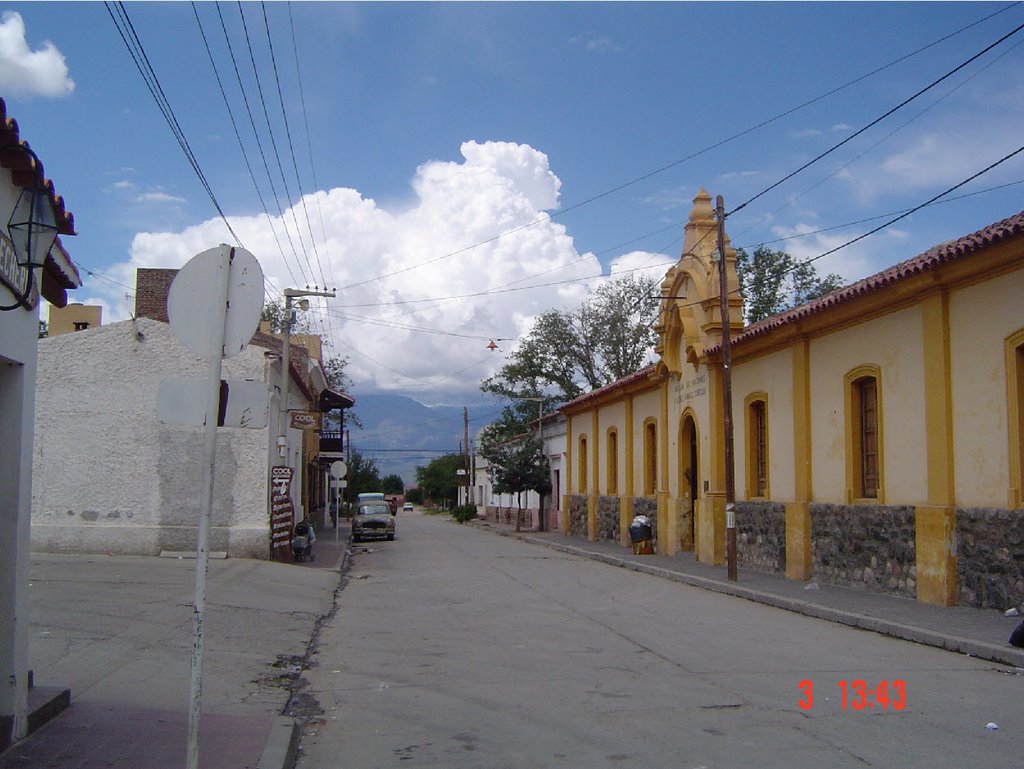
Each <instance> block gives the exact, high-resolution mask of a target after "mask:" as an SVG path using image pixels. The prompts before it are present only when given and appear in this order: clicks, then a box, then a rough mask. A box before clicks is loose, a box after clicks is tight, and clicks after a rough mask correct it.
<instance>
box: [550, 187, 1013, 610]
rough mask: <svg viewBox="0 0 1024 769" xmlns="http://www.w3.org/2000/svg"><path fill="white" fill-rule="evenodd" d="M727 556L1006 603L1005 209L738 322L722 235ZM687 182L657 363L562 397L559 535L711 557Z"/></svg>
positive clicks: (720, 541)
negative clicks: (645, 532)
mask: <svg viewBox="0 0 1024 769" xmlns="http://www.w3.org/2000/svg"><path fill="white" fill-rule="evenodd" d="M725 252H726V253H725V269H726V277H727V285H728V307H729V311H728V319H727V321H728V323H729V326H730V336H731V354H732V366H731V372H732V409H731V416H732V425H733V429H734V453H733V457H734V471H735V489H736V500H737V504H736V526H737V532H738V542H739V544H738V550H739V565H740V567H741V568H750V569H758V570H768V571H780V572H784V573H785V574H786V575H787V576H788V577H790V578H792V579H810V578H812V577H813V578H814V579H816V580H820V581H823V582H830V583H836V584H847V585H853V586H856V587H863V588H865V589H868V590H877V591H882V592H887V593H894V594H899V595H905V596H910V597H916V598H917V599H918V600H921V601H925V602H928V603H935V604H941V605H953V604H956V603H958V602H959V603H964V604H969V605H975V606H988V607H994V608H1000V609H1003V608H1008V607H1010V606H1013V605H1018V604H1020V603H1022V602H1024V510H1022V509H1021V508H1022V507H1024V502H1022V488H1024V459H1022V457H1024V212H1021V213H1019V214H1017V215H1015V216H1012V217H1010V218H1008V219H1005V220H1003V221H1001V222H997V223H995V224H992V225H990V226H988V227H986V228H984V229H982V230H980V231H978V232H975V233H973V234H970V235H967V236H965V237H962V238H960V239H958V240H955V241H952V242H948V243H943V244H941V245H939V246H936V247H934V248H932V249H930V250H929V251H927V252H925V253H924V254H921V255H919V256H916V257H914V258H912V259H909V260H907V261H905V262H902V263H901V264H898V265H896V266H894V267H891V268H889V269H887V270H885V271H883V272H880V273H878V274H876V275H872V276H871V277H868V278H865V279H864V280H861V281H859V282H857V283H855V284H853V285H851V286H848V287H846V288H843V289H840V290H839V291H836V292H834V293H832V294H829V295H827V296H825V297H822V298H821V299H818V300H815V301H812V302H809V303H807V304H805V305H802V306H800V307H797V308H794V309H792V310H789V311H787V312H784V313H781V314H779V315H776V316H773V317H771V318H767V319H765V320H763V321H760V322H758V323H755V324H753V325H751V326H746V327H745V326H744V325H743V319H742V317H743V316H742V298H741V296H740V294H739V292H738V280H737V277H736V272H735V256H736V253H735V250H734V249H732V247H731V246H729V245H728V238H726V248H725ZM715 254H716V223H715V219H714V211H713V209H712V205H711V198H710V196H709V195H708V194H707V193H705V192H704V191H703V190H702V191H701V192H700V194H698V195H697V197H696V198H694V207H693V210H692V212H691V214H690V219H689V222H688V223H687V225H686V228H685V238H684V243H683V249H682V256H681V257H680V259H679V262H678V263H677V264H676V265H674V266H673V267H672V268H670V269H669V271H668V273H667V274H666V276H665V279H664V281H663V283H662V300H661V310H660V317H659V320H658V325H657V331H658V335H659V345H658V349H657V353H658V362H657V363H656V364H655V365H653V366H650V367H648V368H646V369H643V370H641V371H639V372H637V373H635V374H633V375H631V376H628V377H626V378H624V379H621V380H619V381H617V382H613V383H612V384H610V385H608V386H606V387H603V388H601V389H599V390H595V391H593V392H590V393H587V394H585V395H583V396H581V397H580V398H577V399H576V400H574V401H572V402H570V403H568V404H566V405H565V406H564V407H563V409H562V412H563V413H564V414H565V416H566V418H567V436H566V441H567V452H566V459H567V462H566V464H567V467H566V479H567V484H566V486H567V494H566V495H565V498H564V500H563V505H562V511H563V517H564V519H563V527H564V530H565V531H566V532H568V533H570V534H573V535H576V536H581V537H587V538H589V539H591V540H597V539H606V540H618V541H621V542H622V544H623V545H626V544H628V541H629V537H628V527H629V522H630V521H631V520H632V517H633V516H634V515H635V514H637V513H640V512H644V513H648V514H650V515H652V516H653V517H654V520H655V521H656V526H655V529H656V547H657V550H658V552H660V553H663V554H669V555H670V554H674V553H676V552H678V551H680V550H695V551H696V556H697V558H698V559H699V560H701V561H704V562H708V563H715V564H718V563H722V562H723V561H724V558H725V539H726V533H725V523H726V520H725V488H726V485H725V438H724V435H725V430H724V423H725V420H724V411H723V406H722V354H721V353H722V350H721V341H722V320H723V319H722V317H721V313H720V312H719V306H720V292H719V288H718V287H719V282H720V278H719V273H718V263H717V260H716V259H715Z"/></svg>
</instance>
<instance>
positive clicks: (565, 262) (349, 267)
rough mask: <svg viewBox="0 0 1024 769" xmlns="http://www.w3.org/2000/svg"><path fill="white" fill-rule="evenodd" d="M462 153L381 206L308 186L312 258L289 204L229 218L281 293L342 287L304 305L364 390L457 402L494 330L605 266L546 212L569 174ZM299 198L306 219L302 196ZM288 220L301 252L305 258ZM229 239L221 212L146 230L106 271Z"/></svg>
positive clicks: (560, 303)
mask: <svg viewBox="0 0 1024 769" xmlns="http://www.w3.org/2000/svg"><path fill="white" fill-rule="evenodd" d="M461 152H462V160H461V161H459V162H452V161H441V160H436V161H429V162H427V163H424V164H422V165H421V166H419V168H417V169H416V172H415V175H414V176H413V178H412V180H411V186H412V189H413V191H414V193H415V199H414V201H413V202H412V203H411V204H410V205H406V206H405V207H403V208H402V209H400V210H394V211H392V210H386V209H384V208H382V207H381V206H379V205H378V204H377V203H376V201H374V200H372V199H369V198H366V197H363V196H362V195H361V194H360V193H359V192H358V191H357V190H352V189H344V188H335V189H331V190H328V191H320V192H316V193H313V194H309V195H307V196H306V200H305V202H306V206H307V209H308V211H309V212H310V218H311V219H312V221H313V222H314V224H313V235H314V236H315V238H316V252H315V253H314V252H313V250H312V247H311V243H310V235H309V231H308V230H307V229H305V228H304V229H303V231H302V233H301V235H302V238H303V241H304V242H305V244H306V251H307V256H308V258H307V257H304V256H303V255H302V254H301V249H298V245H299V243H298V239H299V233H298V232H296V231H295V229H294V219H293V217H292V214H291V212H290V211H285V216H284V220H283V221H284V223H282V220H281V219H280V218H277V217H275V218H274V219H273V230H272V229H271V226H270V224H269V223H268V220H267V217H266V216H264V215H262V214H261V215H255V214H254V215H252V216H249V217H232V218H231V220H230V221H231V226H232V228H233V229H234V230H235V232H237V233H238V236H239V239H240V240H241V242H242V243H243V245H244V246H245V247H246V248H247V249H248V250H250V251H252V252H253V253H254V254H255V255H256V257H257V258H258V259H259V261H260V263H261V264H262V266H263V270H264V273H265V275H266V277H267V280H268V282H269V283H270V284H271V285H272V286H273V287H274V288H275V291H273V292H272V295H273V296H277V297H279V296H280V293H279V292H280V290H281V289H283V288H287V287H300V288H301V287H304V286H305V285H306V284H309V285H310V286H313V285H319V286H321V287H322V286H324V285H325V284H326V285H328V286H332V287H334V286H336V287H337V289H338V291H337V297H336V298H334V299H330V300H327V301H322V300H314V306H315V307H317V308H319V309H318V310H317V311H313V312H311V313H309V317H310V318H312V319H314V320H315V323H316V326H317V328H318V329H321V328H322V329H323V331H324V332H326V333H327V335H328V336H330V338H331V339H330V343H329V346H328V348H327V352H328V354H337V355H343V356H348V357H349V359H350V373H351V375H352V377H353V380H354V381H355V383H356V386H357V388H358V390H361V391H364V392H368V391H372V390H377V389H384V390H400V391H402V392H407V393H410V394H413V395H414V396H415V397H422V399H423V400H425V401H429V402H441V401H442V400H445V401H446V402H456V403H457V402H461V401H459V400H458V398H459V396H460V394H466V395H468V394H471V393H476V392H478V388H479V382H480V380H481V379H483V378H484V377H486V376H489V375H490V374H491V373H493V371H494V370H495V369H496V368H497V367H499V366H500V365H501V364H502V362H503V360H504V359H503V357H502V355H501V354H500V353H492V352H490V351H489V350H487V349H486V345H487V343H488V341H489V340H490V339H495V340H497V341H498V342H499V344H500V345H501V348H502V349H504V350H508V349H511V348H512V346H513V343H512V340H514V339H516V338H517V337H519V336H520V335H521V334H522V333H523V332H524V331H525V330H527V329H529V328H530V326H531V324H532V322H533V319H534V318H535V317H536V316H537V315H539V314H540V313H542V312H544V311H545V310H547V309H550V308H552V307H559V308H569V307H575V306H577V305H578V304H579V303H580V302H581V301H582V300H583V299H584V298H585V297H586V295H587V293H588V292H589V291H590V290H592V289H593V288H594V286H595V285H596V284H597V283H598V282H599V281H600V280H602V279H607V277H604V278H602V277H601V275H602V268H601V265H600V263H599V261H598V259H597V257H596V256H595V255H594V254H591V253H583V254H581V253H578V252H577V251H576V248H575V246H574V244H573V240H572V238H571V237H570V236H569V234H568V233H567V232H566V230H565V227H564V226H563V225H561V224H559V223H556V222H554V221H552V220H551V219H550V217H549V215H548V212H549V211H551V210H553V209H555V208H556V207H557V206H558V191H559V187H560V186H561V182H560V181H559V179H558V177H557V176H556V175H555V174H554V172H553V171H552V170H551V168H550V167H549V164H548V158H547V156H546V155H545V154H544V153H543V152H540V151H538V150H536V149H534V148H532V147H530V146H528V145H525V144H513V143H507V142H482V143H478V142H472V141H471V142H466V143H464V144H463V145H462V147H461ZM296 204H297V205H298V206H300V208H298V209H296V211H297V213H298V219H299V221H300V222H302V223H303V227H304V222H305V217H304V214H303V212H302V210H301V203H298V202H297V203H296ZM321 215H322V218H323V223H324V226H323V229H322V230H321V228H320V226H319V222H320V217H321ZM286 226H287V227H288V228H289V231H290V233H291V239H292V242H294V243H295V245H296V248H297V250H299V251H300V254H299V256H298V257H297V258H295V257H293V256H292V254H291V251H290V250H289V241H288V238H287V235H286V230H285V227H286ZM275 234H276V237H275ZM231 241H232V239H231V238H230V235H229V233H228V232H227V231H226V228H225V226H224V223H223V222H222V221H220V220H219V219H211V220H208V221H205V222H202V223H199V224H196V225H194V226H191V227H188V228H186V229H184V230H182V231H180V232H149V233H139V234H138V235H136V237H135V239H134V241H133V244H132V249H131V256H130V259H129V260H128V261H126V262H124V263H121V264H118V265H115V266H114V267H112V268H110V269H108V270H106V271H105V272H106V274H107V275H108V277H110V278H112V279H114V280H116V281H118V282H121V283H125V284H128V285H133V284H134V281H135V269H136V268H138V267H179V266H181V265H182V264H184V263H185V262H186V261H187V260H188V259H189V258H190V257H191V256H193V255H195V254H197V253H199V252H201V251H204V250H206V249H208V248H210V247H212V246H214V245H216V244H218V243H221V242H231ZM278 242H280V243H281V244H282V247H283V249H282V248H279V246H278ZM282 250H284V251H285V252H286V253H287V254H288V256H287V259H285V258H282ZM665 261H666V260H665V258H664V257H662V256H660V255H657V254H646V253H642V252H636V253H634V254H630V255H627V256H626V257H622V258H621V259H620V260H619V261H618V262H617V264H616V267H615V268H614V270H615V271H616V272H618V271H621V270H624V269H629V268H633V267H638V266H641V265H644V266H648V265H654V264H657V263H659V262H660V263H662V266H660V267H654V266H649V269H652V270H654V271H655V272H656V273H657V274H658V275H662V274H664V271H665V267H664V262H665ZM645 263H647V264H645ZM88 288H89V290H91V291H93V292H104V291H107V292H109V296H108V298H107V301H108V302H109V305H110V307H111V316H112V319H117V318H124V317H127V315H128V314H129V313H130V311H131V309H132V308H131V304H130V302H127V301H126V300H125V299H124V297H123V290H119V289H118V288H117V287H114V286H108V287H104V286H103V285H101V284H100V283H99V282H91V283H90V285H89V287H88Z"/></svg>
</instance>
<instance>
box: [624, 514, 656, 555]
mask: <svg viewBox="0 0 1024 769" xmlns="http://www.w3.org/2000/svg"><path fill="white" fill-rule="evenodd" d="M653 537H654V529H653V526H652V525H651V519H650V518H648V517H647V516H646V515H638V516H636V517H635V518H633V522H632V523H630V524H629V539H630V541H631V542H632V543H633V554H634V555H650V554H651V553H653V552H654V544H653V542H652V539H653Z"/></svg>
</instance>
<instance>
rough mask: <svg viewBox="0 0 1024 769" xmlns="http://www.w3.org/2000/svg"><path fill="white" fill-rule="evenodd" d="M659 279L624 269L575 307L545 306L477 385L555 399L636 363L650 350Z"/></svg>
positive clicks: (567, 397) (568, 397)
mask: <svg viewBox="0 0 1024 769" xmlns="http://www.w3.org/2000/svg"><path fill="white" fill-rule="evenodd" d="M657 312H658V282H657V281H656V280H655V279H654V278H649V277H646V276H641V275H626V276H624V277H621V278H617V279H615V280H612V281H609V282H607V283H605V284H603V285H602V286H601V287H600V288H598V289H597V290H596V291H595V292H594V293H593V294H592V295H591V296H590V297H589V298H588V299H587V300H586V301H585V302H584V303H583V304H582V305H580V306H579V307H578V308H576V309H575V310H569V311H566V310H548V311H547V312H545V313H543V314H542V315H540V316H539V317H538V318H537V320H536V321H535V322H534V325H533V328H532V329H531V330H530V332H529V333H528V334H527V335H526V336H525V337H524V338H523V339H521V340H520V342H519V344H518V345H517V346H516V349H515V350H514V351H513V352H512V354H511V355H510V356H509V359H508V361H507V362H506V363H505V365H504V366H502V367H501V369H500V370H499V371H498V373H497V374H495V375H494V376H492V377H490V378H489V379H486V380H484V381H483V382H482V383H481V389H482V390H483V391H484V392H488V393H492V394H494V395H498V396H500V397H504V398H508V399H510V400H512V401H513V402H515V401H518V400H521V399H522V398H523V397H524V396H527V397H529V396H536V395H538V394H540V393H549V394H550V395H551V396H552V399H553V400H555V401H559V402H564V401H568V400H572V399H573V398H575V397H577V396H578V395H581V394H582V393H583V392H585V391H586V390H593V389H596V388H598V387H602V386H604V385H606V384H608V383H609V382H613V381H615V380H616V379H620V378H622V377H624V376H626V375H627V374H631V373H633V372H634V371H637V370H638V369H640V368H641V367H642V366H643V365H644V363H645V362H646V361H647V360H649V359H650V357H651V355H652V354H653V350H654V344H655V341H656V335H655V333H654V322H655V320H656V319H657Z"/></svg>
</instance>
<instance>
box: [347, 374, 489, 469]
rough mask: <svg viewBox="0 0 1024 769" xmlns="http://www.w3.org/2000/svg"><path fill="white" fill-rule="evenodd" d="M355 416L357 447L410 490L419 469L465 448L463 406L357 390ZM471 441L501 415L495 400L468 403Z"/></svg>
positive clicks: (352, 431)
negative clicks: (356, 419)
mask: <svg viewBox="0 0 1024 769" xmlns="http://www.w3.org/2000/svg"><path fill="white" fill-rule="evenodd" d="M355 399H356V406H355V409H354V412H355V415H356V417H358V419H359V421H360V422H361V423H362V427H361V428H359V427H353V426H351V425H350V428H349V429H350V432H349V435H350V437H351V440H352V449H353V451H358V452H359V453H361V454H362V455H363V456H365V457H369V458H372V459H374V460H375V461H376V463H377V468H378V469H379V471H380V475H381V476H382V477H383V476H385V475H390V474H391V473H395V474H397V475H400V476H401V477H402V479H403V480H404V481H405V485H406V487H407V488H409V487H411V486H414V485H415V483H416V467H417V466H424V465H427V464H428V463H429V462H430V461H431V460H432V459H435V458H437V457H439V456H443V455H444V454H457V453H459V452H460V451H461V450H462V441H463V435H464V426H463V408H464V407H463V406H426V405H424V404H422V403H420V402H419V401H417V400H415V399H413V398H409V397H407V396H404V395H391V394H387V393H370V394H357V395H356V396H355ZM467 408H468V409H469V420H470V421H469V434H470V441H471V443H472V441H473V440H474V438H475V435H476V432H477V430H479V429H480V428H481V427H482V426H483V425H485V424H487V423H488V422H489V421H491V420H492V419H494V418H495V417H496V416H497V412H498V411H500V408H499V407H498V406H496V405H494V404H493V403H484V402H480V401H479V400H478V401H477V402H476V403H469V404H467Z"/></svg>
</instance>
